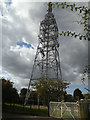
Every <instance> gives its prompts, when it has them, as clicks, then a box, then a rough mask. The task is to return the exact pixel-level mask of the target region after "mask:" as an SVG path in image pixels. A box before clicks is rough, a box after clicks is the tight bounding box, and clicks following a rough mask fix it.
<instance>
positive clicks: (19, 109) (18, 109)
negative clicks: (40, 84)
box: [2, 103, 48, 116]
mask: <svg viewBox="0 0 90 120" xmlns="http://www.w3.org/2000/svg"><path fill="white" fill-rule="evenodd" d="M2 112H3V113H12V114H14V113H15V114H23V115H32V116H48V110H47V109H37V108H31V109H30V107H26V106H22V105H19V104H7V103H5V104H3V106H2Z"/></svg>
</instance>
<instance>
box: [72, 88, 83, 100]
mask: <svg viewBox="0 0 90 120" xmlns="http://www.w3.org/2000/svg"><path fill="white" fill-rule="evenodd" d="M73 97H74V99H75V100H76V101H77V100H80V99H84V96H83V94H82V92H81V90H80V89H79V88H77V89H75V90H74V93H73Z"/></svg>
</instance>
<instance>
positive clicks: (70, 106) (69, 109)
mask: <svg viewBox="0 0 90 120" xmlns="http://www.w3.org/2000/svg"><path fill="white" fill-rule="evenodd" d="M49 106H50V109H49V113H50V116H51V117H55V118H64V119H68V120H90V100H81V101H79V102H50V104H49Z"/></svg>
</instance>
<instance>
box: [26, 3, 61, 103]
mask: <svg viewBox="0 0 90 120" xmlns="http://www.w3.org/2000/svg"><path fill="white" fill-rule="evenodd" d="M38 38H39V44H38V47H37V52H36V56H35V60H34V65H33V69H32V74H31V78H30V82H29V86H28V91H27V94H26V99H25V104H26V102H27V101H28V98H29V96H30V85H31V82H32V81H33V80H37V79H38V78H40V77H42V76H44V77H45V78H47V77H48V78H50V79H60V78H62V75H61V68H60V59H59V43H58V27H57V23H56V20H55V18H54V15H53V13H52V3H50V4H49V6H48V12H47V14H46V15H45V19H44V20H43V21H41V23H40V33H39V36H38Z"/></svg>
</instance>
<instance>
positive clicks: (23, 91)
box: [20, 88, 27, 104]
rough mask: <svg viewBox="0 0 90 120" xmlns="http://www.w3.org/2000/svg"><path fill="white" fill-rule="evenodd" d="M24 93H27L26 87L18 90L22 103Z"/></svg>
mask: <svg viewBox="0 0 90 120" xmlns="http://www.w3.org/2000/svg"><path fill="white" fill-rule="evenodd" d="M26 93H27V89H26V88H22V89H21V90H20V103H22V104H23V103H24V100H25V96H26Z"/></svg>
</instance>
